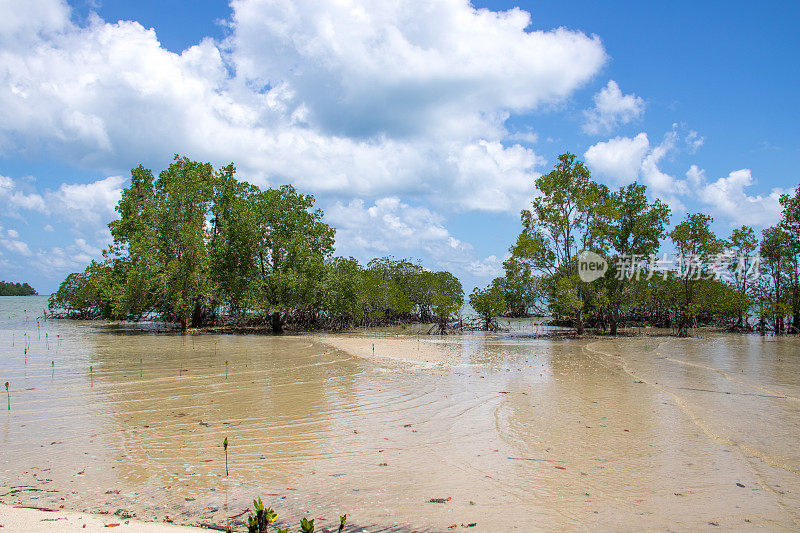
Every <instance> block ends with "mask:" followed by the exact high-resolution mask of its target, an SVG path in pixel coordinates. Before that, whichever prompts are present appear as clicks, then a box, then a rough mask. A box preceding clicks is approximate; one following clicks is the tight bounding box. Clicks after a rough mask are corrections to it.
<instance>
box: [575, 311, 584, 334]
mask: <svg viewBox="0 0 800 533" xmlns="http://www.w3.org/2000/svg"><path fill="white" fill-rule="evenodd" d="M575 333H577V334H578V335H583V309H580V310H579V311H578V316H576V317H575Z"/></svg>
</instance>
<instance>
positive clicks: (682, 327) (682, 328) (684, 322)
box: [678, 313, 689, 337]
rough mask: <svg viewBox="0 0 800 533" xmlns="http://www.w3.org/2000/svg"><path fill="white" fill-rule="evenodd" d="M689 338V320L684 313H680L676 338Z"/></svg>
mask: <svg viewBox="0 0 800 533" xmlns="http://www.w3.org/2000/svg"><path fill="white" fill-rule="evenodd" d="M688 336H689V320H688V319H687V317H686V314H685V313H681V318H680V319H679V320H678V337H688Z"/></svg>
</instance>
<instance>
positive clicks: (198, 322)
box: [192, 298, 203, 328]
mask: <svg viewBox="0 0 800 533" xmlns="http://www.w3.org/2000/svg"><path fill="white" fill-rule="evenodd" d="M202 325H203V306H202V305H200V299H199V298H198V299H197V300H195V302H194V310H193V311H192V327H193V328H199V327H200V326H202Z"/></svg>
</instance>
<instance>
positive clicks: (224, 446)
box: [222, 437, 228, 476]
mask: <svg viewBox="0 0 800 533" xmlns="http://www.w3.org/2000/svg"><path fill="white" fill-rule="evenodd" d="M222 447H223V448H224V449H225V476H227V475H228V437H225V440H223V441H222Z"/></svg>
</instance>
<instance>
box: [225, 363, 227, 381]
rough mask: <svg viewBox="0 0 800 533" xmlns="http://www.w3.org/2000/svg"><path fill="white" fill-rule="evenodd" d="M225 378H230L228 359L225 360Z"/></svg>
mask: <svg viewBox="0 0 800 533" xmlns="http://www.w3.org/2000/svg"><path fill="white" fill-rule="evenodd" d="M225 379H228V361H225Z"/></svg>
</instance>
